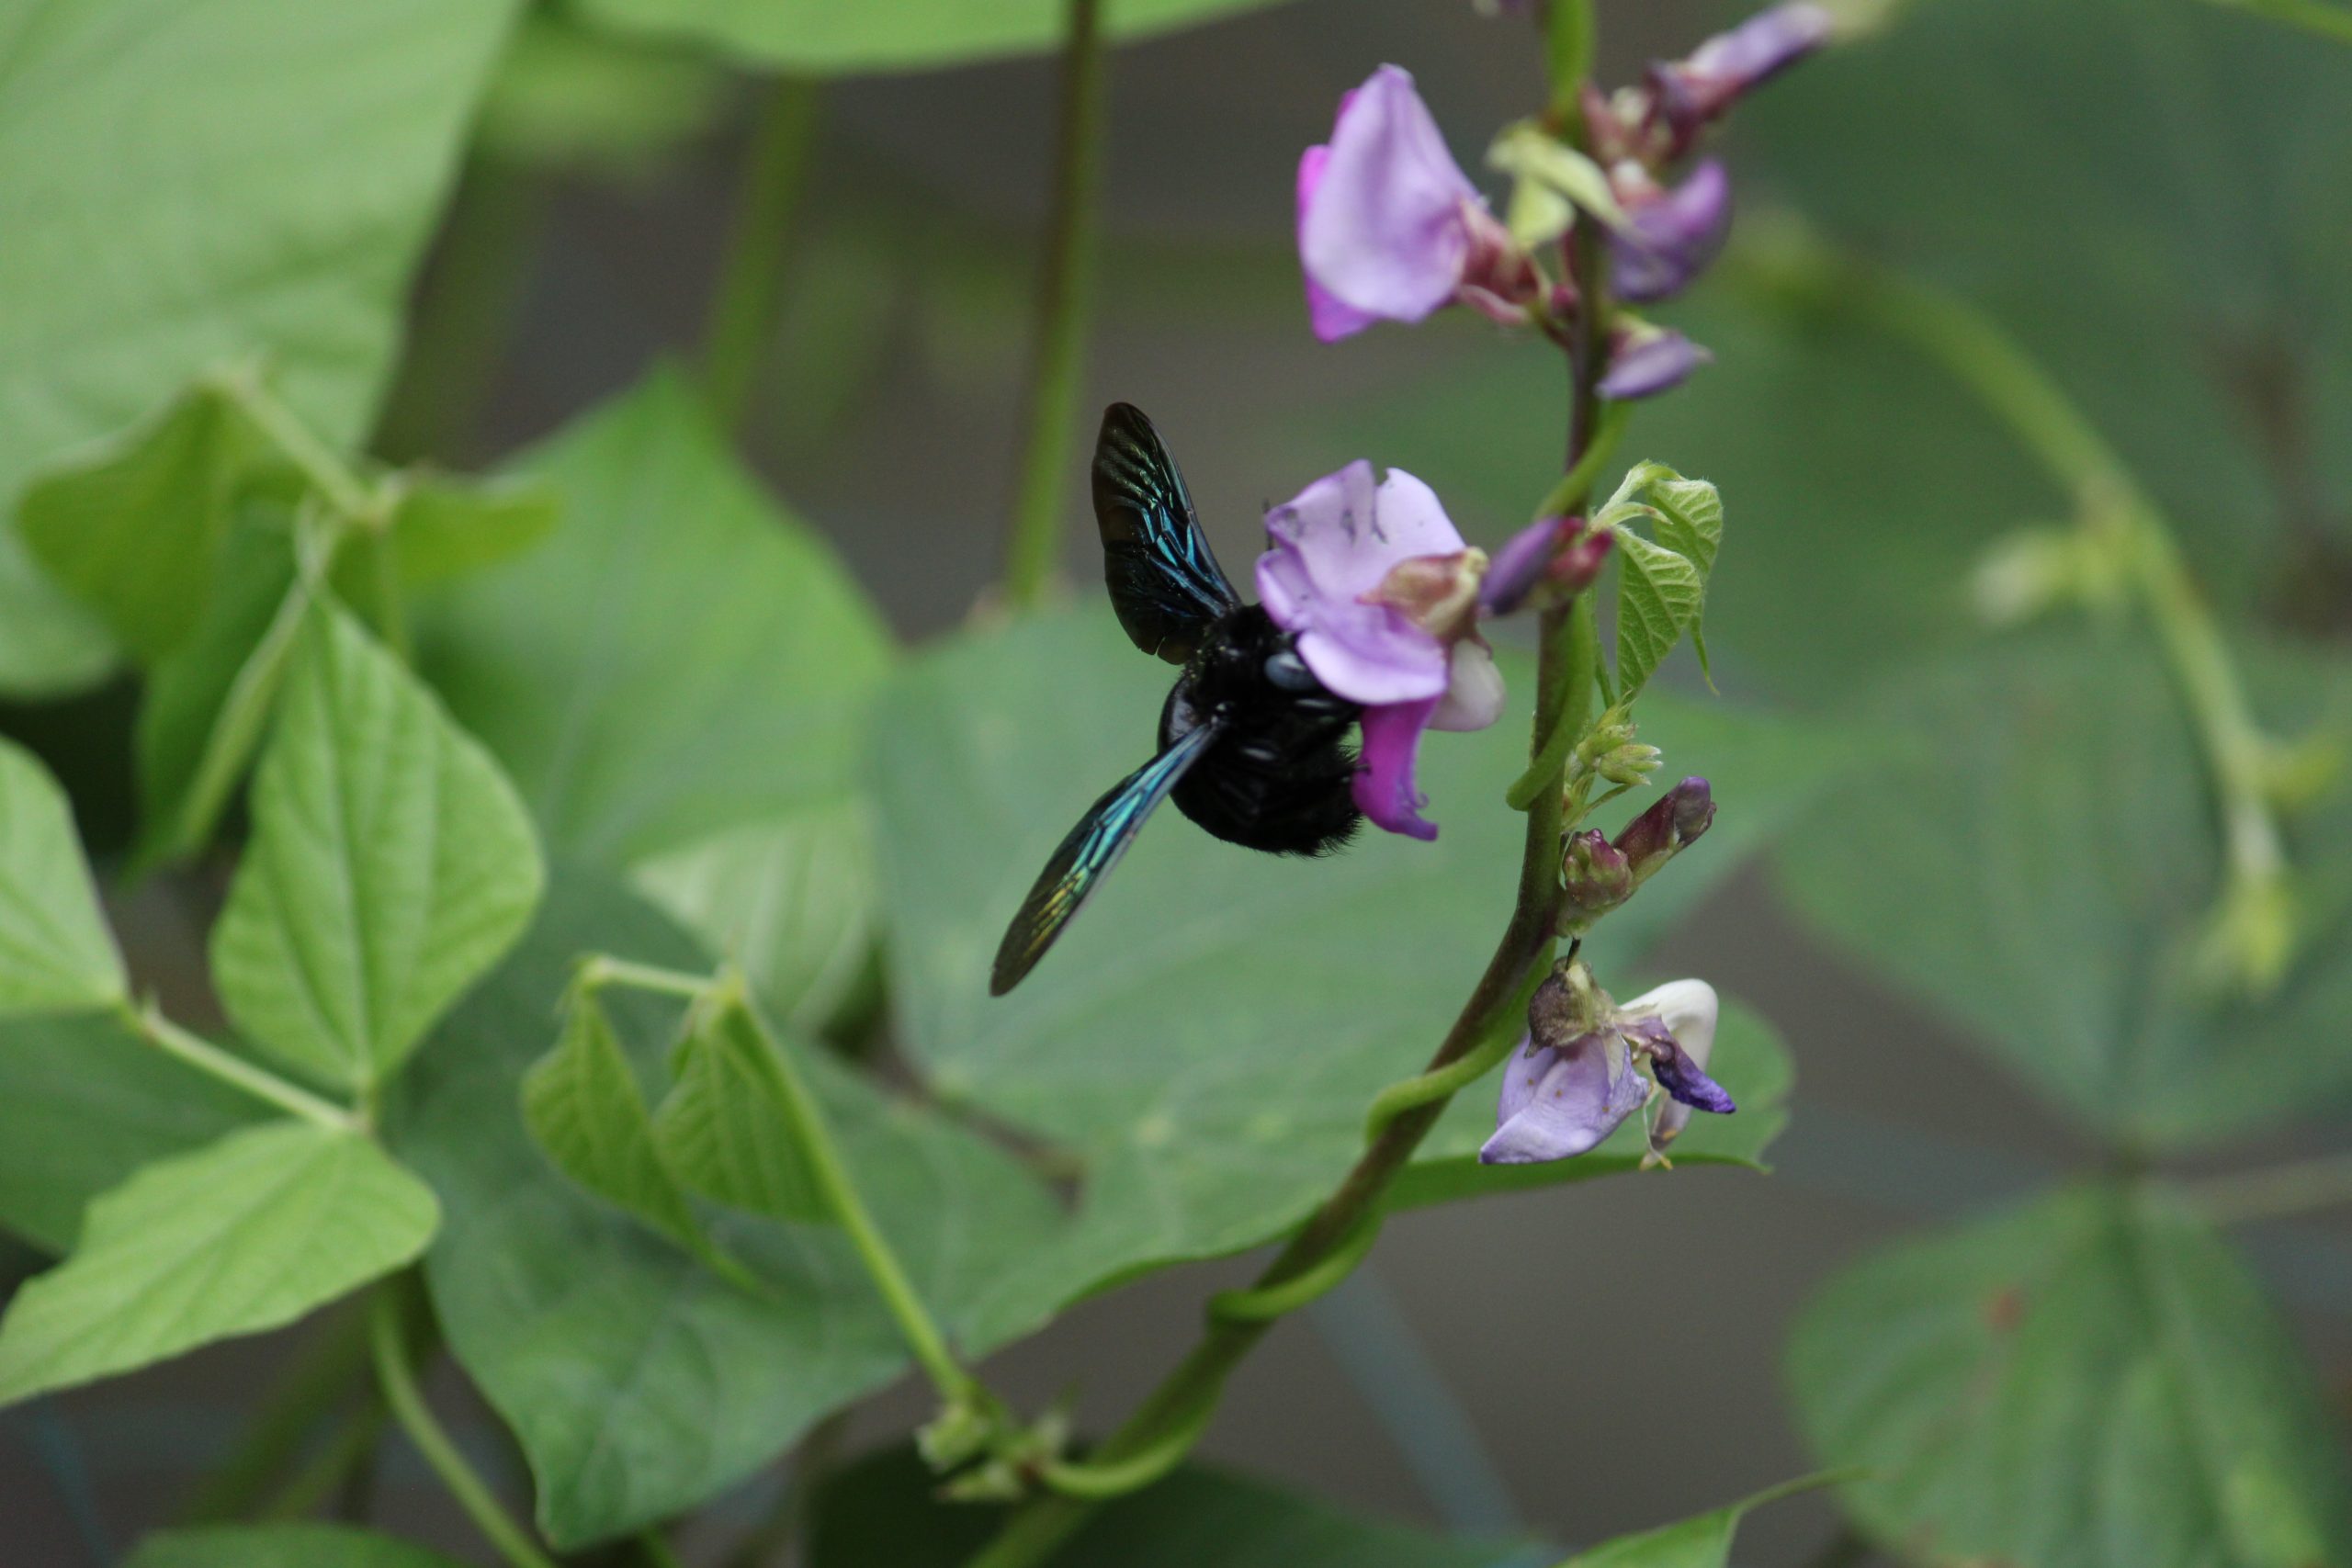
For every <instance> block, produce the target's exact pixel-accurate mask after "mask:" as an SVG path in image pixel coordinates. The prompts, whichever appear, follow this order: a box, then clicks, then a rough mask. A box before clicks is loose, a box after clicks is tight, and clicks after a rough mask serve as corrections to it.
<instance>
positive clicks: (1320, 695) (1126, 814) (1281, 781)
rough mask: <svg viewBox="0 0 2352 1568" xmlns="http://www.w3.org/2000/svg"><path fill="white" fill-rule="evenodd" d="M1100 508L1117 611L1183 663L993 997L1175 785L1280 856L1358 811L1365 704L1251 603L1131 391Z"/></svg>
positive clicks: (1218, 831) (1018, 927)
mask: <svg viewBox="0 0 2352 1568" xmlns="http://www.w3.org/2000/svg"><path fill="white" fill-rule="evenodd" d="M1094 520H1095V524H1096V525H1097V527H1098V528H1099V529H1100V530H1101V532H1102V535H1103V580H1104V581H1105V582H1107V583H1108V584H1109V586H1110V590H1111V604H1112V607H1113V608H1114V609H1115V610H1116V611H1117V612H1118V615H1119V625H1120V626H1124V627H1125V629H1126V633H1127V636H1128V637H1130V638H1131V639H1133V641H1134V643H1135V645H1136V647H1137V648H1139V649H1143V650H1144V651H1145V652H1146V653H1153V654H1158V655H1159V657H1160V658H1162V659H1164V660H1168V662H1170V664H1177V665H1182V667H1183V671H1184V672H1183V673H1182V675H1179V676H1178V677H1177V678H1176V684H1175V686H1174V688H1173V689H1171V690H1170V692H1169V694H1168V701H1167V703H1166V704H1165V705H1163V706H1162V707H1161V708H1160V710H1159V755H1158V756H1156V757H1154V758H1153V759H1152V760H1151V761H1148V762H1146V763H1145V764H1144V765H1143V766H1142V767H1140V768H1137V769H1136V771H1135V772H1134V773H1129V774H1128V775H1127V776H1126V777H1125V778H1124V779H1122V780H1120V781H1119V782H1118V783H1117V784H1114V785H1113V786H1112V787H1111V788H1110V789H1109V790H1108V791H1106V792H1105V793H1104V794H1103V798H1102V799H1100V800H1098V801H1096V802H1095V803H1094V804H1093V805H1092V806H1091V807H1088V808H1087V812H1086V815H1085V816H1083V817H1081V818H1079V819H1078V826H1077V827H1075V828H1073V829H1070V830H1069V837H1068V838H1066V839H1064V840H1062V841H1061V846H1060V847H1059V848H1058V849H1057V850H1055V851H1054V853H1053V858H1052V859H1050V860H1048V861H1047V862H1046V869H1045V870H1044V871H1043V872H1041V873H1039V874H1038V876H1037V884H1036V886H1034V887H1032V888H1031V889H1030V890H1029V896H1028V897H1026V898H1023V900H1022V901H1021V908H1020V911H1019V912H1018V913H1016V914H1015V915H1014V916H1013V917H1012V925H1010V926H1008V927H1007V928H1006V929H1005V933H1004V941H1003V942H1001V944H999V946H998V947H997V950H996V968H995V971H994V973H993V974H992V975H991V976H990V978H989V993H990V994H991V995H993V996H1000V997H1001V996H1002V995H1004V993H1005V992H1007V991H1009V990H1011V989H1012V987H1015V986H1017V985H1019V984H1020V983H1021V980H1022V977H1023V976H1025V975H1027V974H1028V973H1029V971H1030V970H1031V969H1033V968H1035V966H1036V963H1037V960H1038V959H1040V958H1042V957H1044V956H1045V953H1046V949H1047V948H1049V947H1051V946H1052V945H1053V944H1054V939H1055V938H1056V937H1057V936H1059V935H1060V934H1061V931H1062V928H1063V927H1064V926H1066V925H1068V924H1069V920H1070V917H1071V916H1073V915H1075V914H1077V913H1078V911H1079V909H1080V908H1081V907H1083V906H1084V904H1085V903H1086V900H1087V898H1088V897H1090V896H1091V895H1092V893H1093V891H1094V889H1095V888H1096V887H1097V886H1100V885H1101V883H1102V881H1103V877H1104V876H1105V875H1107V874H1109V873H1110V870H1111V868H1112V867H1113V866H1114V865H1116V864H1118V863H1119V857H1120V856H1121V855H1122V854H1125V852H1126V849H1127V846H1128V844H1130V843H1132V842H1133V841H1134V840H1135V836H1136V829H1140V828H1141V827H1142V826H1143V822H1144V818H1147V817H1148V816H1150V815H1151V810H1152V807H1156V806H1158V805H1159V803H1160V802H1161V801H1162V800H1165V799H1167V798H1169V797H1170V796H1171V795H1172V796H1173V797H1174V799H1175V801H1176V808H1177V809H1178V810H1179V811H1182V813H1183V814H1184V815H1185V816H1187V817H1189V818H1192V819H1193V821H1195V822H1197V823H1199V824H1200V825H1201V826H1202V827H1203V828H1205V829H1208V830H1209V831H1210V832H1211V833H1214V834H1215V835H1216V837H1218V838H1220V839H1223V840H1227V842H1229V843H1236V844H1241V845H1244V846H1246V847H1247V848H1250V849H1253V850H1264V851H1267V852H1270V853H1273V854H1287V855H1317V854H1322V853H1324V852H1326V851H1329V850H1333V849H1336V848H1338V847H1339V846H1340V845H1341V844H1344V843H1346V842H1347V841H1348V840H1349V839H1350V838H1351V836H1352V835H1353V834H1354V832H1355V830H1356V827H1357V825H1358V824H1359V823H1360V822H1361V821H1362V819H1363V818H1362V816H1361V814H1360V813H1359V812H1358V811H1357V809H1356V804H1355V799H1354V797H1353V795H1351V792H1350V787H1349V786H1350V782H1351V780H1352V779H1353V777H1354V775H1355V770H1356V759H1355V751H1354V750H1353V748H1351V746H1350V745H1349V743H1348V731H1349V729H1350V728H1351V727H1352V726H1353V725H1354V724H1355V722H1356V720H1357V718H1358V716H1360V715H1361V713H1362V711H1363V710H1362V709H1361V708H1360V707H1359V706H1358V705H1356V704H1354V703H1351V702H1350V701H1348V700H1347V699H1346V698H1344V697H1340V696H1336V695H1334V694H1332V693H1330V692H1329V691H1327V690H1325V689H1324V686H1323V683H1322V682H1319V681H1317V679H1316V678H1315V675H1314V672H1313V671H1310V670H1308V669H1307V667H1306V660H1304V659H1301V658H1300V657H1299V654H1298V649H1297V647H1296V644H1295V638H1294V637H1292V636H1291V634H1290V633H1288V632H1285V631H1283V629H1282V628H1281V627H1279V626H1276V625H1274V622H1273V618H1272V616H1270V615H1267V614H1266V612H1265V610H1264V609H1263V608H1262V607H1261V606H1260V605H1256V604H1243V603H1242V602H1241V596H1240V595H1239V594H1238V593H1236V592H1234V591H1233V584H1232V582H1231V581H1229V580H1228V579H1227V577H1226V575H1225V571H1224V569H1223V568H1221V567H1219V566H1218V565H1217V562H1216V555H1215V554H1214V553H1212V552H1211V551H1210V549H1209V542H1208V539H1207V536H1204V534H1203V533H1202V532H1201V524H1200V519H1199V518H1198V517H1196V516H1195V515H1193V500H1192V497H1191V496H1190V495H1189V494H1187V493H1186V491H1185V489H1184V476H1183V475H1182V473H1181V472H1179V471H1178V469H1177V467H1176V462H1175V459H1174V458H1172V457H1169V455H1168V449H1167V448H1166V447H1165V446H1161V445H1160V442H1159V432H1158V431H1156V430H1154V429H1152V427H1151V421H1149V420H1148V419H1146V418H1145V417H1144V415H1143V411H1142V410H1140V409H1137V408H1136V407H1135V406H1134V405H1133V404H1130V403H1113V404H1112V405H1111V406H1110V407H1109V408H1107V409H1105V410H1104V411H1103V434H1101V435H1100V436H1099V437H1098V438H1097V439H1096V441H1095V444H1094Z"/></svg>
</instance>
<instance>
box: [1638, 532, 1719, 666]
mask: <svg viewBox="0 0 2352 1568" xmlns="http://www.w3.org/2000/svg"><path fill="white" fill-rule="evenodd" d="M1617 558H1618V563H1619V564H1618V576H1617V700H1618V701H1620V702H1624V701H1627V700H1629V699H1631V698H1632V697H1633V695H1634V694H1635V693H1637V692H1639V691H1640V690H1641V689H1642V688H1643V687H1644V686H1645V685H1646V684H1648V682H1649V678H1650V677H1651V676H1652V675H1653V674H1655V673H1656V672H1657V667H1658V665H1659V664H1660V663H1661V662H1662V661H1663V660H1665V658H1666V656H1667V655H1668V654H1669V653H1671V652H1673V651H1674V645H1675V644H1676V643H1677V642H1679V641H1680V640H1681V638H1682V634H1683V633H1684V632H1685V631H1686V630H1688V629H1690V628H1691V627H1692V626H1696V625H1698V622H1699V612H1700V610H1701V608H1702V606H1703V605H1704V604H1705V603H1706V598H1707V583H1706V579H1705V578H1704V577H1703V576H1702V575H1701V573H1700V571H1699V569H1698V567H1696V566H1695V565H1693V564H1692V563H1691V560H1690V559H1689V558H1686V557H1685V556H1683V555H1682V554H1680V553H1679V551H1676V550H1672V549H1668V547H1666V546H1664V545H1657V544H1653V543H1651V542H1650V541H1649V540H1647V539H1645V538H1643V537H1642V536H1640V535H1639V534H1636V533H1634V531H1633V530H1632V529H1630V528H1620V529H1618V530H1617Z"/></svg>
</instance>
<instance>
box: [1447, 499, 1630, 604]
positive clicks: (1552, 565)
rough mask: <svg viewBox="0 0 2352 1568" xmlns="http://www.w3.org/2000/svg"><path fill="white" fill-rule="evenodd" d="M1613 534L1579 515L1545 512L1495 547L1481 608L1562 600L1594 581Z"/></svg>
mask: <svg viewBox="0 0 2352 1568" xmlns="http://www.w3.org/2000/svg"><path fill="white" fill-rule="evenodd" d="M1614 537H1615V536H1613V535H1610V534H1594V533H1591V532H1589V531H1588V530H1587V529H1586V527H1585V523H1584V519H1583V518H1581V517H1545V518H1542V519H1539V520H1538V521H1536V522H1533V523H1531V524H1529V525H1527V526H1526V527H1524V528H1521V530H1520V531H1519V532H1518V533H1516V534H1513V535H1512V536H1510V539H1508V540H1506V541H1505V542H1504V544H1503V547H1502V548H1501V549H1499V550H1498V551H1496V552H1495V558H1494V561H1493V564H1492V565H1490V566H1489V567H1488V568H1487V580H1486V581H1485V582H1484V583H1482V584H1481V585H1480V588H1479V594H1480V597H1479V608H1480V609H1482V610H1484V611H1485V612H1486V613H1487V615H1513V614H1516V613H1517V612H1518V611H1520V610H1522V609H1528V608H1534V609H1544V608H1547V607H1549V606H1551V605H1553V604H1560V603H1562V602H1564V601H1566V599H1568V598H1571V597H1573V596H1574V595H1576V594H1577V593H1580V592H1583V591H1584V590H1585V589H1587V588H1589V587H1591V586H1592V580H1593V579H1594V578H1596V577H1599V576H1600V569H1601V567H1602V565H1603V564H1604V563H1605V562H1606V561H1607V560H1608V558H1609V549H1610V546H1611V544H1612V543H1613V542H1614Z"/></svg>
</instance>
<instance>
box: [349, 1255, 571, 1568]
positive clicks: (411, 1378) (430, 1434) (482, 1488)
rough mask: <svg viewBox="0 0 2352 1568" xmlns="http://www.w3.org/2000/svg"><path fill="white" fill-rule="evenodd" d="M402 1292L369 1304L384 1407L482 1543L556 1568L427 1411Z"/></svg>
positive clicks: (518, 1566) (391, 1291)
mask: <svg viewBox="0 0 2352 1568" xmlns="http://www.w3.org/2000/svg"><path fill="white" fill-rule="evenodd" d="M400 1289H401V1285H400V1282H399V1281H398V1280H394V1281H391V1282H388V1283H386V1284H383V1285H379V1286H378V1287H377V1289H376V1292H375V1299H374V1300H373V1301H372V1302H370V1303H368V1312H369V1318H368V1343H369V1346H370V1348H371V1349H372V1350H373V1351H374V1354H375V1361H376V1380H377V1382H378V1383H379V1384H380V1385H381V1386H382V1388H383V1391H384V1403H385V1404H389V1405H390V1406H391V1411H392V1418H393V1419H394V1420H396V1421H398V1422H399V1423H400V1425H401V1431H403V1432H405V1433H407V1434H408V1440H409V1441H410V1442H411V1443H413V1444H414V1445H415V1446H416V1451H417V1452H418V1453H420V1454H422V1455H423V1456H424V1462H425V1463H426V1464H428V1465H430V1466H432V1467H433V1473H434V1474H435V1475H437V1476H439V1477H440V1478H441V1484H442V1485H444V1486H446V1487H447V1488H448V1491H449V1495H450V1496H451V1497H453V1498H455V1499H456V1500H457V1504H458V1506H459V1507H460V1508H463V1509H464V1510H465V1512H466V1517H468V1518H469V1519H471V1520H472V1521H473V1522H474V1528H475V1529H478V1530H480V1531H481V1534H482V1539H483V1540H487V1541H489V1542H490V1544H491V1545H492V1546H493V1547H495V1548H497V1549H498V1554H499V1555H500V1556H501V1557H503V1558H504V1559H506V1561H507V1562H509V1563H510V1564H512V1565H513V1568H555V1560H554V1559H553V1558H551V1557H549V1556H548V1554H547V1553H546V1552H545V1551H541V1550H540V1548H539V1545H538V1542H537V1541H536V1540H533V1539H532V1538H531V1534H530V1532H529V1531H528V1530H526V1529H524V1528H523V1527H522V1526H521V1525H519V1524H516V1523H515V1518H514V1516H512V1515H510V1514H509V1513H507V1511H506V1509H505V1506H503V1504H501V1503H500V1502H499V1500H498V1497H497V1495H496V1494H495V1493H493V1492H492V1491H491V1489H490V1483H488V1482H486V1481H484V1480H483V1479H482V1478H481V1475H480V1474H478V1473H476V1472H475V1470H474V1468H473V1466H472V1465H470V1464H469V1463H467V1462H466V1456H465V1455H464V1454H462V1453H460V1452H458V1445H457V1444H456V1443H454V1442H452V1441H450V1440H449V1434H448V1433H447V1432H446V1431H444V1430H442V1427H441V1423H440V1422H439V1421H438V1420H436V1419H435V1417H434V1415H433V1412H432V1410H431V1409H429V1408H428V1407H427V1406H426V1404H425V1403H424V1392H423V1391H422V1390H420V1389H419V1388H418V1387H417V1386H416V1373H415V1371H414V1369H413V1367H411V1365H410V1364H409V1349H408V1345H407V1332H406V1328H405V1325H403V1323H402V1321H401V1320H402V1315H403V1314H402V1313H401V1299H400V1294H399V1292H400Z"/></svg>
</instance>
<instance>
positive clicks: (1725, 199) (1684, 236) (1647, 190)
mask: <svg viewBox="0 0 2352 1568" xmlns="http://www.w3.org/2000/svg"><path fill="white" fill-rule="evenodd" d="M1622 167H1623V173H1622V174H1619V175H1615V176H1614V178H1615V179H1616V182H1617V186H1618V191H1617V199H1618V201H1619V203H1620V204H1621V205H1623V208H1624V209H1625V215H1626V219H1627V222H1626V226H1625V227H1624V228H1623V229H1621V230H1619V231H1616V232H1615V233H1613V234H1611V236H1610V242H1609V248H1610V254H1611V262H1610V268H1609V281H1610V285H1611V288H1615V289H1616V291H1617V297H1618V298H1619V299H1629V300H1632V301H1633V302H1634V303H1635V304H1637V305H1643V304H1650V303H1654V302H1655V301H1657V300H1660V299H1671V298H1672V297H1673V296H1675V295H1677V294H1679V293H1681V292H1682V290H1683V289H1685V288H1689V287H1690V286H1691V280H1692V279H1694V278H1696V277H1697V276H1699V274H1701V273H1702V272H1704V271H1705V270H1706V269H1707V266H1708V264H1709V263H1711V262H1713V260H1714V259H1715V257H1716V255H1717V254H1720V253H1721V252H1722V250H1723V248H1724V239H1725V238H1726V237H1728V236H1729V234H1730V233H1731V176H1730V175H1728V174H1726V173H1725V172H1724V166H1723V165H1722V164H1719V163H1717V162H1716V161H1715V160H1713V158H1710V159H1708V160H1707V161H1706V162H1704V163H1702V164H1700V165H1699V166H1698V167H1697V168H1695V169H1693V170H1692V171H1691V176H1690V177H1689V178H1688V179H1686V180H1684V181H1683V182H1682V183H1681V184H1680V185H1679V186H1675V187H1674V188H1673V189H1671V190H1665V189H1661V188H1659V187H1658V186H1657V183H1656V182H1655V181H1653V180H1651V179H1650V178H1649V175H1648V174H1647V172H1646V171H1645V170H1643V169H1642V168H1641V167H1640V166H1639V165H1638V164H1631V163H1628V164H1625V165H1623V166H1622Z"/></svg>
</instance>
